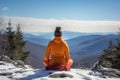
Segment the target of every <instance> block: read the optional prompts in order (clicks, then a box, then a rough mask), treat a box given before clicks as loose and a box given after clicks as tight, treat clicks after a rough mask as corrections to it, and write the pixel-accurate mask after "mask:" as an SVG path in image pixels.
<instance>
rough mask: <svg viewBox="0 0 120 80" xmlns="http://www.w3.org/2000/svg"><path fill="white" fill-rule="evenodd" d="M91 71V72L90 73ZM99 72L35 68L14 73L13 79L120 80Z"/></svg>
mask: <svg viewBox="0 0 120 80" xmlns="http://www.w3.org/2000/svg"><path fill="white" fill-rule="evenodd" d="M90 73H92V74H90ZM101 75H102V74H101V73H99V72H93V71H91V70H85V69H71V70H70V71H47V70H42V69H36V70H33V71H32V70H31V71H27V72H24V73H21V74H20V73H15V74H14V75H13V78H12V79H13V80H64V79H65V80H120V78H109V77H107V76H106V77H101Z"/></svg>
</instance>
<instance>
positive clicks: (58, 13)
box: [0, 0, 120, 32]
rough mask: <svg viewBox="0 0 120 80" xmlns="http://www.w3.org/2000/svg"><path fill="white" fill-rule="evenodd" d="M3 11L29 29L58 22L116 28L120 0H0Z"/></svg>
mask: <svg viewBox="0 0 120 80" xmlns="http://www.w3.org/2000/svg"><path fill="white" fill-rule="evenodd" d="M0 15H2V16H8V17H10V18H11V20H13V17H14V20H13V21H14V22H13V23H21V24H22V25H24V26H23V30H24V31H26V32H32V31H33V29H34V31H33V32H40V31H43V32H47V31H52V30H53V28H55V26H61V27H62V28H63V29H64V30H68V31H76V32H116V31H117V30H118V27H120V0H0ZM29 19H30V20H29ZM31 19H32V20H31ZM51 20H52V22H51ZM22 21H23V22H22ZM24 21H27V24H26V23H25V22H24ZM31 21H32V24H31ZM36 21H37V22H36ZM29 23H30V24H29ZM25 25H26V26H25ZM28 28H29V30H27V29H28ZM93 28H94V29H93Z"/></svg>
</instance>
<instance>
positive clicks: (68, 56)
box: [65, 43, 70, 62]
mask: <svg viewBox="0 0 120 80" xmlns="http://www.w3.org/2000/svg"><path fill="white" fill-rule="evenodd" d="M69 59H70V52H69V47H68V45H67V43H66V49H65V60H66V62H68V60H69Z"/></svg>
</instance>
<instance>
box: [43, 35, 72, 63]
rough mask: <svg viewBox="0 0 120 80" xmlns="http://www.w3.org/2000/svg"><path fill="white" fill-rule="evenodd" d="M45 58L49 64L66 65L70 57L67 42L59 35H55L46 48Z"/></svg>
mask: <svg viewBox="0 0 120 80" xmlns="http://www.w3.org/2000/svg"><path fill="white" fill-rule="evenodd" d="M45 59H47V60H48V61H49V65H66V64H67V62H68V60H69V59H70V53H69V48H68V45H67V43H66V42H65V41H64V40H62V38H61V37H55V38H54V40H52V41H50V42H49V44H48V46H47V48H46V53H45Z"/></svg>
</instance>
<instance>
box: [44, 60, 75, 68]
mask: <svg viewBox="0 0 120 80" xmlns="http://www.w3.org/2000/svg"><path fill="white" fill-rule="evenodd" d="M43 64H44V65H45V67H47V66H50V65H49V62H48V60H46V59H44V61H43ZM72 64H73V60H72V59H69V61H68V62H67V64H66V65H64V66H66V67H71V66H72Z"/></svg>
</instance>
